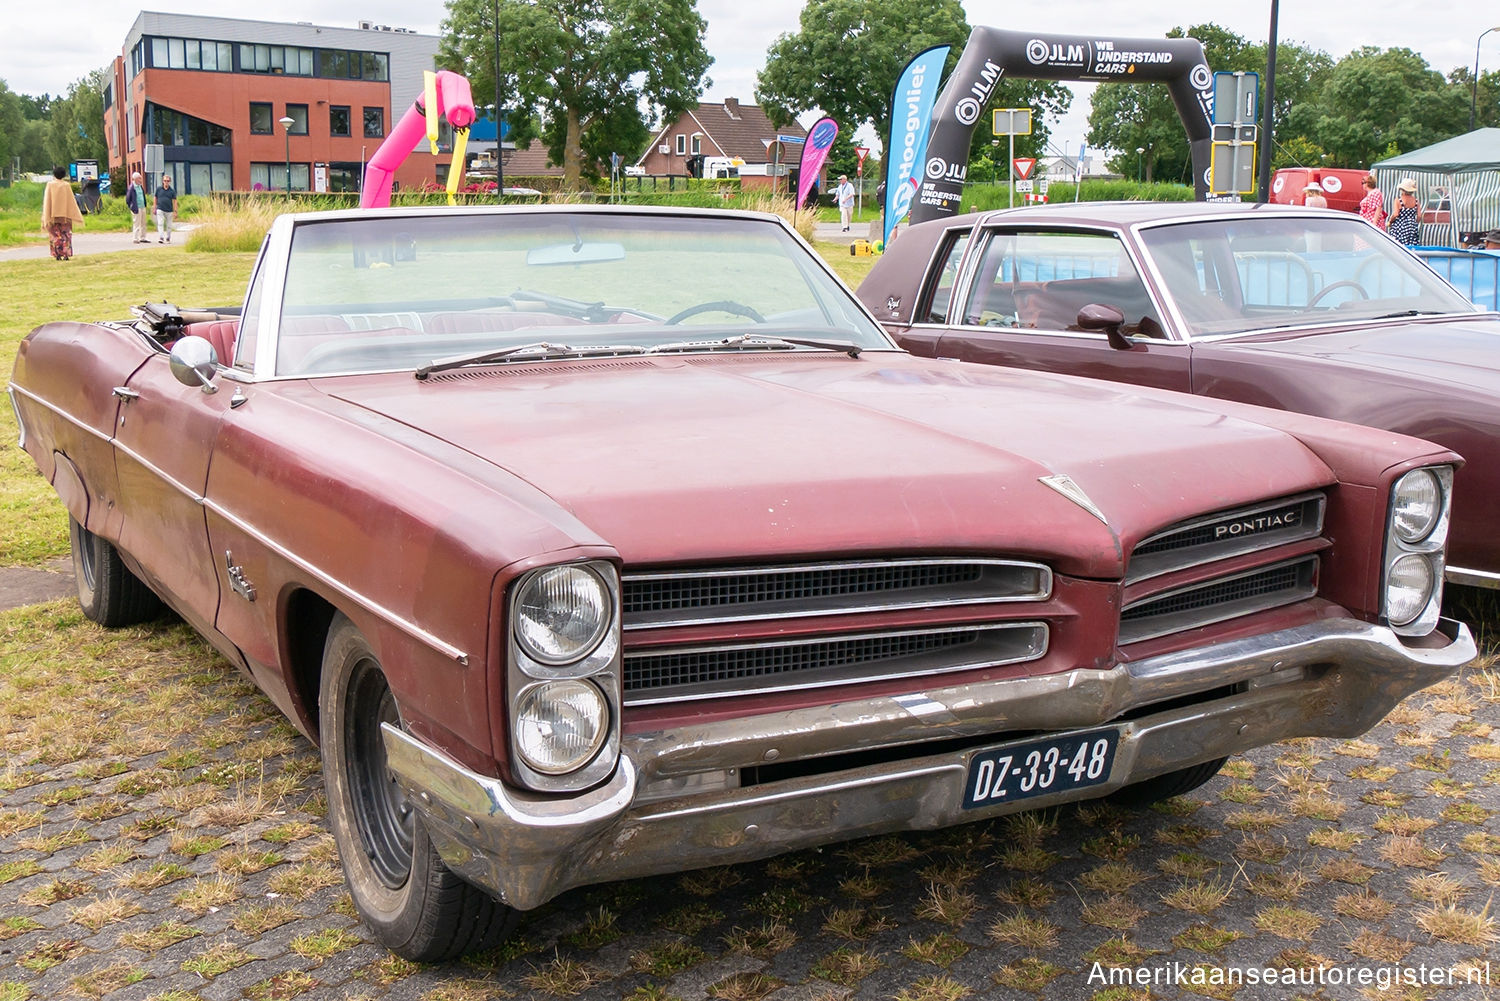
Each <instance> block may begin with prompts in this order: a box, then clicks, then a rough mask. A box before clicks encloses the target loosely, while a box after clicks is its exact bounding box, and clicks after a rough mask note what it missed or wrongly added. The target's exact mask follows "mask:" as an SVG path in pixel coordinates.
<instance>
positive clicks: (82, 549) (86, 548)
mask: <svg viewBox="0 0 1500 1001" xmlns="http://www.w3.org/2000/svg"><path fill="white" fill-rule="evenodd" d="M68 540H69V542H70V543H71V544H72V549H73V579H74V580H75V581H76V582H77V585H78V605H79V607H80V608H82V609H83V614H84V615H85V616H87V617H88V618H89V619H91V620H92V621H94V622H97V623H99V625H101V626H107V627H109V628H111V629H113V628H115V627H117V626H133V625H135V624H136V623H137V622H145V621H147V620H149V619H154V618H155V617H156V616H157V615H159V614H161V599H160V598H158V597H157V596H156V593H155V592H154V591H152V590H151V589H150V588H149V587H147V586H146V585H145V583H144V582H142V581H141V579H140V578H139V577H137V576H136V575H135V574H133V573H131V572H130V568H129V567H127V566H126V565H125V563H124V561H123V560H121V559H120V551H119V550H118V549H116V548H115V547H114V545H113V544H111V543H110V542H109V541H108V540H106V539H102V538H100V537H99V536H97V535H95V534H94V533H93V532H90V531H89V530H88V529H86V528H84V527H83V526H82V525H80V524H79V523H78V522H77V521H75V520H74V519H73V518H72V517H69V518H68Z"/></svg>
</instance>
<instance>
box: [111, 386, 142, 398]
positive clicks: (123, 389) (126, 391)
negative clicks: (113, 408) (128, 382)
mask: <svg viewBox="0 0 1500 1001" xmlns="http://www.w3.org/2000/svg"><path fill="white" fill-rule="evenodd" d="M111 392H113V393H114V394H115V395H116V396H118V397H119V398H120V399H122V400H138V399H140V398H141V394H140V393H137V392H136V391H135V390H133V389H131V388H130V387H129V386H116V387H115V388H114V389H113V390H111Z"/></svg>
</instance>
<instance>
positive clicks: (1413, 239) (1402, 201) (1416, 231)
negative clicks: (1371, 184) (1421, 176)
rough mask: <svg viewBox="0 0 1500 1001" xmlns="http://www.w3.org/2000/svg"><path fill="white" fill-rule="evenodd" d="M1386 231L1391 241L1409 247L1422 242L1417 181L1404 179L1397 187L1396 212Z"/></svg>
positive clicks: (1408, 178)
mask: <svg viewBox="0 0 1500 1001" xmlns="http://www.w3.org/2000/svg"><path fill="white" fill-rule="evenodd" d="M1385 230H1386V232H1387V233H1389V234H1391V239H1392V240H1395V241H1396V242H1397V243H1399V244H1402V245H1403V246H1407V247H1415V246H1416V245H1417V244H1418V243H1420V242H1421V234H1422V227H1421V226H1420V225H1418V223H1417V181H1416V178H1414V177H1404V178H1402V179H1401V183H1400V184H1398V185H1397V186H1396V211H1394V212H1392V213H1391V217H1390V218H1389V219H1387V220H1386V223H1385Z"/></svg>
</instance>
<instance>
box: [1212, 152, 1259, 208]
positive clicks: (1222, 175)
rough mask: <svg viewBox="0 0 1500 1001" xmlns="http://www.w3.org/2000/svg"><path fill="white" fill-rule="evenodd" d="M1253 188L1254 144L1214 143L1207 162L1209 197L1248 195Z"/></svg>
mask: <svg viewBox="0 0 1500 1001" xmlns="http://www.w3.org/2000/svg"><path fill="white" fill-rule="evenodd" d="M1254 188H1255V144H1254V143H1214V144H1213V150H1212V152H1211V154H1210V156H1209V161H1208V191H1209V194H1211V195H1231V194H1239V195H1246V194H1249V193H1250V192H1251V191H1252V190H1254Z"/></svg>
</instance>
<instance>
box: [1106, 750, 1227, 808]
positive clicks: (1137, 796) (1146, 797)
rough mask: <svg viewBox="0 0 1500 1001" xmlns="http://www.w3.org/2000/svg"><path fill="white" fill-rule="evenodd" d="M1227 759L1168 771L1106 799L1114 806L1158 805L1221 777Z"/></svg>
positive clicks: (1217, 759) (1118, 791)
mask: <svg viewBox="0 0 1500 1001" xmlns="http://www.w3.org/2000/svg"><path fill="white" fill-rule="evenodd" d="M1228 760H1229V759H1228V758H1215V759H1214V760H1212V761H1205V762H1203V763H1202V764H1197V765H1190V766H1189V767H1187V768H1180V769H1178V770H1177V771H1175V772H1167V773H1166V774H1165V775H1158V776H1156V777H1155V778H1149V779H1146V780H1145V781H1143V782H1136V783H1134V784H1132V785H1128V786H1126V787H1125V788H1123V789H1119V790H1116V791H1115V792H1113V793H1111V794H1110V795H1109V796H1108V797H1107V798H1108V800H1109V801H1110V802H1111V803H1116V804H1118V805H1120V806H1129V807H1142V806H1150V805H1151V804H1152V803H1159V802H1161V801H1162V800H1164V799H1171V798H1172V797H1173V796H1181V795H1184V794H1185V793H1189V792H1192V791H1193V790H1194V789H1196V788H1198V787H1199V786H1201V785H1202V784H1203V783H1205V782H1207V781H1208V780H1209V779H1211V778H1213V777H1214V776H1215V775H1217V774H1219V769H1220V768H1223V767H1224V762H1226V761H1228Z"/></svg>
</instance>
